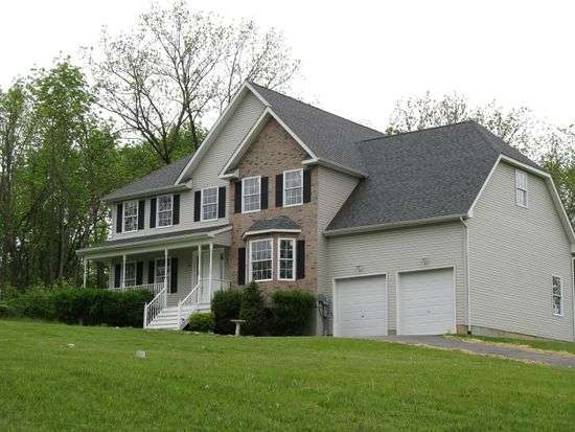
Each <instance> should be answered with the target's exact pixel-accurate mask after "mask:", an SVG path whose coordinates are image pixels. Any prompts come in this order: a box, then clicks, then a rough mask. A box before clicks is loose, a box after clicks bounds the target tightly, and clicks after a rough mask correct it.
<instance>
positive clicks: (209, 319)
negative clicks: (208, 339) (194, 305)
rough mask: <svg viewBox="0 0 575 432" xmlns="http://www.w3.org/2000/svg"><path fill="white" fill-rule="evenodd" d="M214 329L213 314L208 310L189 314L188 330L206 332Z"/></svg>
mask: <svg viewBox="0 0 575 432" xmlns="http://www.w3.org/2000/svg"><path fill="white" fill-rule="evenodd" d="M213 329H214V315H213V314H212V313H210V312H207V313H206V312H204V313H202V312H195V313H193V314H192V315H190V320H189V321H188V330H190V331H196V332H201V333H208V332H211V331H213Z"/></svg>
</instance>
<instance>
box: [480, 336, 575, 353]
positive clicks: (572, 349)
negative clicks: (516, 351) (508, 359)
mask: <svg viewBox="0 0 575 432" xmlns="http://www.w3.org/2000/svg"><path fill="white" fill-rule="evenodd" d="M469 337H470V338H471V339H478V340H482V341H485V342H495V343H505V344H512V345H523V346H527V347H530V348H536V349H540V350H546V351H558V352H564V353H570V354H575V343H574V342H564V341H557V340H550V339H517V338H505V337H487V336H469Z"/></svg>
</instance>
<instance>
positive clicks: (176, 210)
mask: <svg viewBox="0 0 575 432" xmlns="http://www.w3.org/2000/svg"><path fill="white" fill-rule="evenodd" d="M173 204H174V205H173V207H172V225H178V224H179V223H180V194H176V195H174V202H173Z"/></svg>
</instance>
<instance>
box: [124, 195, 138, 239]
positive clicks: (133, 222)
mask: <svg viewBox="0 0 575 432" xmlns="http://www.w3.org/2000/svg"><path fill="white" fill-rule="evenodd" d="M124 231H125V232H129V231H138V201H128V202H125V203H124Z"/></svg>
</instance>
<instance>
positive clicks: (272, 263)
mask: <svg viewBox="0 0 575 432" xmlns="http://www.w3.org/2000/svg"><path fill="white" fill-rule="evenodd" d="M259 242H270V245H271V253H270V261H271V266H270V269H271V273H272V274H271V278H270V279H257V280H256V279H254V278H253V268H252V246H253V244H254V243H259ZM248 252H249V256H248V260H247V261H248V281H249V282H271V281H273V280H274V239H273V237H266V238H261V239H257V240H250V241H249V247H248Z"/></svg>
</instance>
